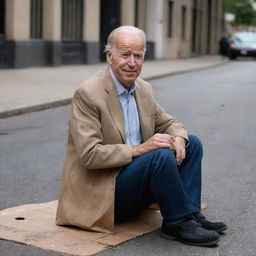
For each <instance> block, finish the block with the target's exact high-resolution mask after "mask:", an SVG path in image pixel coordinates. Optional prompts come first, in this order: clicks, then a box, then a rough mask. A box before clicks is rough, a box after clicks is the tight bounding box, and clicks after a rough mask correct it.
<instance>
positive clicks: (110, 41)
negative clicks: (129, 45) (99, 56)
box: [104, 26, 146, 54]
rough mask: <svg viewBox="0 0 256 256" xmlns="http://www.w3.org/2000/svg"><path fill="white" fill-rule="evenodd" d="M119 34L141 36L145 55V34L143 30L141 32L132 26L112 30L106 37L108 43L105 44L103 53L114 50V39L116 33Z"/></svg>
mask: <svg viewBox="0 0 256 256" xmlns="http://www.w3.org/2000/svg"><path fill="white" fill-rule="evenodd" d="M120 32H128V33H131V34H140V35H142V37H143V40H144V49H143V52H144V54H145V53H146V34H145V32H144V31H143V30H141V29H139V28H137V27H134V26H121V27H118V28H116V29H114V30H112V32H111V33H110V34H109V36H108V41H107V44H106V45H105V50H104V52H107V51H109V52H112V51H113V50H114V48H115V46H116V38H117V35H118V33H120Z"/></svg>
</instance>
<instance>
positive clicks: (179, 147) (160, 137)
mask: <svg viewBox="0 0 256 256" xmlns="http://www.w3.org/2000/svg"><path fill="white" fill-rule="evenodd" d="M157 148H169V149H170V150H172V151H175V152H176V162H177V164H178V165H180V164H181V163H182V161H183V160H184V159H185V156H186V150H185V139H184V138H183V137H180V136H178V137H173V136H170V135H169V134H160V133H156V134H155V135H153V136H152V137H151V138H149V139H148V140H147V141H145V142H144V143H142V144H140V145H137V146H133V147H132V156H133V157H136V156H140V155H142V154H144V153H146V152H149V151H152V150H154V149H157Z"/></svg>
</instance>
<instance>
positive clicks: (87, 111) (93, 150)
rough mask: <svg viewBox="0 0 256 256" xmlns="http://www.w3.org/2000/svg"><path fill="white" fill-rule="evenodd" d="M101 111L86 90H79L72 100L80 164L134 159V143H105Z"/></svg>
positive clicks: (90, 165) (105, 165)
mask: <svg viewBox="0 0 256 256" xmlns="http://www.w3.org/2000/svg"><path fill="white" fill-rule="evenodd" d="M101 129H102V124H101V118H100V113H98V110H97V108H96V106H95V104H94V102H93V101H92V100H91V99H90V97H89V96H88V95H87V94H86V93H85V92H83V91H80V90H78V91H76V93H75V95H74V98H73V102H72V113H71V120H70V131H71V134H72V138H73V141H74V145H75V148H74V150H76V151H77V155H78V157H79V159H80V161H81V164H82V165H83V166H85V167H86V168H88V169H107V168H113V167H119V166H123V165H126V164H128V163H129V162H131V161H132V146H131V145H127V144H121V143H120V144H108V145H104V144H103V135H102V130H101Z"/></svg>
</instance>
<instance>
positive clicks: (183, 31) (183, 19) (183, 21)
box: [181, 6, 187, 40]
mask: <svg viewBox="0 0 256 256" xmlns="http://www.w3.org/2000/svg"><path fill="white" fill-rule="evenodd" d="M181 10H182V11H181V38H182V39H184V40H185V39H186V19H187V17H186V16H187V8H186V6H182V9H181Z"/></svg>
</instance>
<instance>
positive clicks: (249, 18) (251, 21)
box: [224, 0, 256, 25]
mask: <svg viewBox="0 0 256 256" xmlns="http://www.w3.org/2000/svg"><path fill="white" fill-rule="evenodd" d="M224 10H225V12H226V13H227V12H228V13H233V14H235V17H236V18H235V24H236V25H256V11H255V10H254V9H253V7H252V4H251V1H250V0H224Z"/></svg>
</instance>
